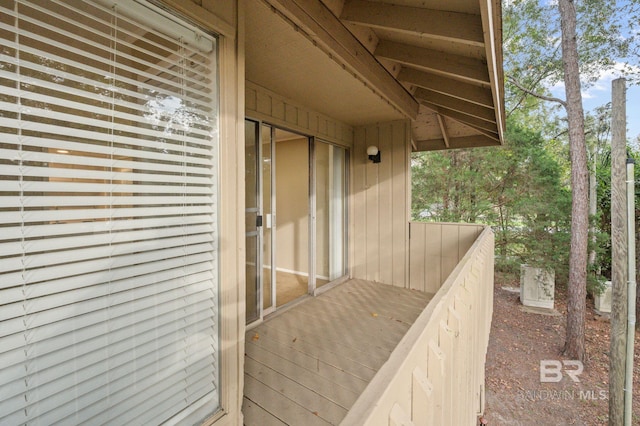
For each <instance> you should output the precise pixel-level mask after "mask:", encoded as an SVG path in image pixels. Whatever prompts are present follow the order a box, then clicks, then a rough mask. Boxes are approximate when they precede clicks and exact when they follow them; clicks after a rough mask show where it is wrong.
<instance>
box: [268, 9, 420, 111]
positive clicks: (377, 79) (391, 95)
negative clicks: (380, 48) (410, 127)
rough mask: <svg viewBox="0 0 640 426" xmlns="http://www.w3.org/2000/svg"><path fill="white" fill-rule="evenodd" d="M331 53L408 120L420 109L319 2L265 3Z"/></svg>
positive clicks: (411, 97) (407, 93) (398, 83)
mask: <svg viewBox="0 0 640 426" xmlns="http://www.w3.org/2000/svg"><path fill="white" fill-rule="evenodd" d="M265 1H266V2H267V3H268V4H270V5H271V6H272V7H274V8H275V9H277V10H279V11H280V12H281V13H283V14H284V15H285V16H286V17H287V18H289V19H291V20H292V21H293V22H294V23H296V25H299V26H300V28H302V29H304V30H305V31H306V32H308V33H309V35H310V36H311V37H312V38H313V39H314V41H315V42H317V43H318V44H320V45H322V46H325V48H326V49H327V50H328V51H329V52H333V53H332V54H335V56H336V57H338V58H340V59H339V60H340V61H343V62H344V64H346V65H347V66H349V67H350V68H351V69H352V70H354V72H356V73H357V74H359V75H360V77H361V78H362V79H363V80H364V81H365V82H367V84H369V85H370V86H371V87H372V88H373V89H374V90H376V91H377V92H378V93H380V94H381V95H382V96H383V97H385V98H386V99H387V100H388V101H389V102H390V103H391V104H393V105H394V106H395V107H396V108H398V109H399V110H400V111H401V112H402V113H403V114H405V115H406V116H407V117H409V118H411V119H415V118H416V117H417V116H418V108H419V105H418V103H417V101H416V100H415V99H414V98H413V96H412V95H411V94H410V93H409V92H407V90H406V89H405V88H404V86H403V85H402V84H401V83H400V82H398V81H397V80H396V79H395V78H394V77H393V76H392V75H391V74H389V72H388V71H387V70H386V69H385V68H384V67H383V66H382V65H381V64H380V63H379V62H378V61H377V60H376V58H375V57H374V56H373V55H372V54H371V53H370V52H369V51H368V50H367V49H366V48H365V47H364V46H363V45H362V44H361V43H360V42H359V41H358V39H357V38H356V37H355V36H354V35H353V34H351V32H350V31H349V30H348V29H347V28H346V27H345V26H344V24H343V23H342V22H341V21H340V20H339V19H338V18H337V17H336V16H335V15H334V14H333V13H332V12H331V10H329V9H328V8H327V7H326V6H325V5H324V3H322V1H320V0H265Z"/></svg>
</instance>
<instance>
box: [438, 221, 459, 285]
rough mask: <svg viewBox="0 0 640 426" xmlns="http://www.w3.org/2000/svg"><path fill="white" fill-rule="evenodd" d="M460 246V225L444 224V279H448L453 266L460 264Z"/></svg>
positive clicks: (442, 249)
mask: <svg viewBox="0 0 640 426" xmlns="http://www.w3.org/2000/svg"><path fill="white" fill-rule="evenodd" d="M459 246H460V240H459V232H458V226H457V225H454V224H450V225H449V224H445V225H442V246H441V249H440V250H441V253H442V279H443V280H446V279H447V277H448V276H449V274H450V273H451V271H453V268H455V267H456V265H457V264H458V260H459V257H458V253H459V249H458V247H459Z"/></svg>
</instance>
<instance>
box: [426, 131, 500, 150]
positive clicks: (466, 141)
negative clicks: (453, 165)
mask: <svg viewBox="0 0 640 426" xmlns="http://www.w3.org/2000/svg"><path fill="white" fill-rule="evenodd" d="M485 146H500V142H499V141H497V140H495V139H492V138H489V137H487V136H484V135H473V136H462V137H457V138H449V146H448V147H447V146H446V145H445V141H444V139H430V140H422V141H416V151H436V150H443V149H460V148H479V147H485Z"/></svg>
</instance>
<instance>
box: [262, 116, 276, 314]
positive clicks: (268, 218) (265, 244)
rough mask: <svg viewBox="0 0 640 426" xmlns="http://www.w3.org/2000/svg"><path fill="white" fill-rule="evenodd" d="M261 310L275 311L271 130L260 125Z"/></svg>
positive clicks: (269, 127) (272, 150)
mask: <svg viewBox="0 0 640 426" xmlns="http://www.w3.org/2000/svg"><path fill="white" fill-rule="evenodd" d="M261 131H262V154H261V155H262V162H261V163H262V214H263V218H264V221H263V224H262V265H263V269H262V271H263V274H262V298H263V300H262V309H263V310H264V313H265V314H267V313H269V312H270V311H271V310H273V309H275V306H276V298H275V291H274V290H273V289H274V287H275V274H276V268H275V267H274V261H273V260H274V256H273V250H272V247H273V244H274V238H275V221H274V217H275V211H274V208H273V207H274V206H273V204H274V191H273V190H272V188H273V179H274V175H273V164H274V149H273V136H274V135H273V133H274V131H273V128H272V127H271V126H267V125H264V124H263V125H262V129H261Z"/></svg>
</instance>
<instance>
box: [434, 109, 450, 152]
mask: <svg viewBox="0 0 640 426" xmlns="http://www.w3.org/2000/svg"><path fill="white" fill-rule="evenodd" d="M436 118H437V119H438V126H440V133H442V139H443V140H444V146H446V147H447V148H449V134H447V126H445V124H444V118H442V116H441V115H440V114H436Z"/></svg>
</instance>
